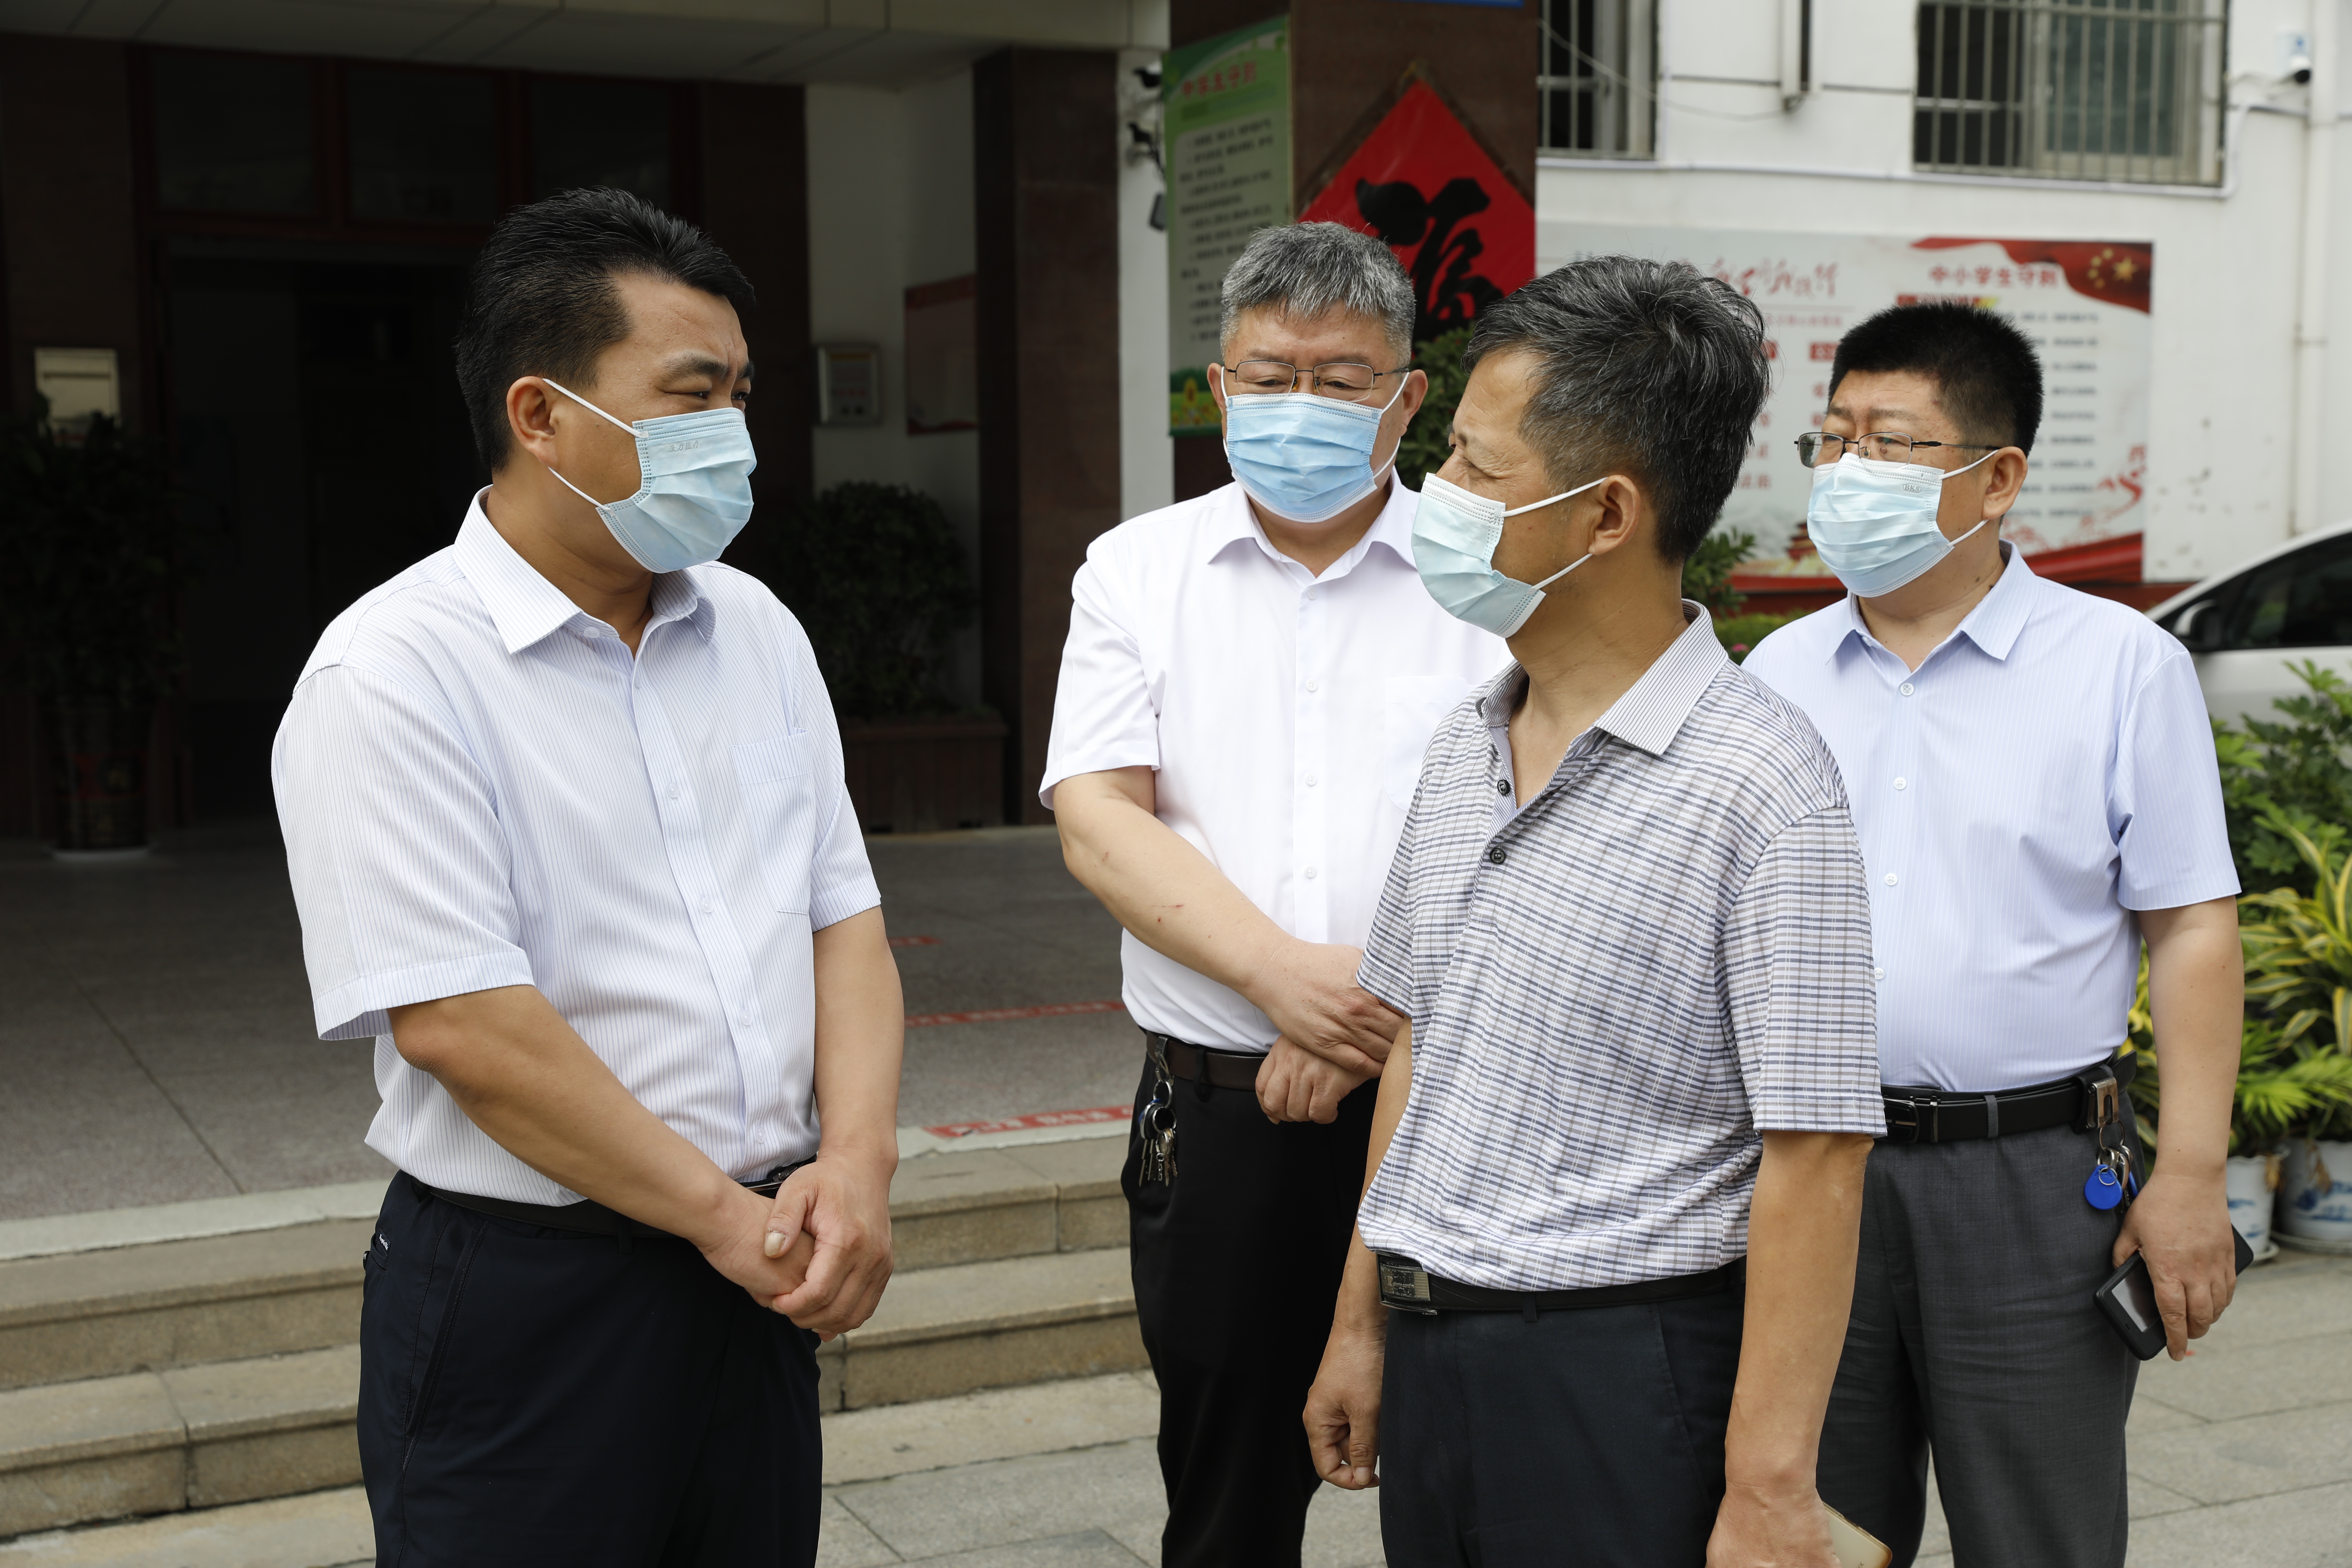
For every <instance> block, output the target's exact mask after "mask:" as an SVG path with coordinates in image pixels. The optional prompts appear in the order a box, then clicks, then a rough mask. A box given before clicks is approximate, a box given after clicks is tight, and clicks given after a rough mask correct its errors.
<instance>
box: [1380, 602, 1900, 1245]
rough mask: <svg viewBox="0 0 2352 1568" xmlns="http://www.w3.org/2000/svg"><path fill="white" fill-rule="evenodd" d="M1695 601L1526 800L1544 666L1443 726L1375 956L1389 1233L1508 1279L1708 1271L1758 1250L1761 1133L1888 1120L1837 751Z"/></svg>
mask: <svg viewBox="0 0 2352 1568" xmlns="http://www.w3.org/2000/svg"><path fill="white" fill-rule="evenodd" d="M1685 614H1687V615H1690V616H1693V617H1694V618H1693V619H1692V620H1691V623H1690V626H1689V627H1688V629H1687V630H1686V631H1685V632H1684V634H1683V635H1682V636H1681V637H1679V638H1677V639H1675V642H1674V643H1673V644H1672V645H1670V646H1669V647H1668V648H1667V649H1666V651H1665V652H1664V654H1662V655H1661V656H1660V657H1659V658H1658V660H1657V662H1656V663H1654V664H1653V665H1652V666H1651V667H1650V668H1649V669H1648V670H1647V671H1646V672H1645V673H1644V674H1643V676H1642V678H1641V679H1640V680H1638V681H1636V682H1635V683H1634V685H1633V689H1631V690H1629V691H1627V692H1626V693H1625V695H1624V696H1623V697H1622V698H1621V699H1619V700H1618V701H1617V703H1616V704H1615V705H1614V706H1613V707H1612V708H1611V709H1610V710H1609V711H1608V712H1606V713H1604V714H1603V715H1601V719H1600V721H1598V722H1596V723H1595V724H1594V725H1593V726H1592V728H1591V729H1590V730H1588V731H1585V732H1584V733H1583V734H1582V735H1580V736H1579V737H1578V738H1577V740H1576V741H1575V742H1574V743H1573V744H1571V745H1570V747H1569V749H1568V754H1567V755H1566V756H1565V757H1564V758H1562V759H1561V762H1560V765H1559V772H1558V773H1555V774H1554V775H1553V777H1552V779H1551V782H1550V783H1549V784H1547V785H1545V786H1544V788H1543V789H1542V791H1541V792H1540V793H1538V795H1536V796H1535V797H1534V798H1533V799H1532V800H1529V801H1528V802H1526V803H1525V805H1523V806H1521V807H1520V808H1519V809H1517V811H1516V812H1514V811H1511V810H1509V809H1507V808H1506V809H1504V810H1499V811H1498V810H1497V801H1498V799H1499V798H1500V797H1502V796H1503V795H1506V794H1507V785H1508V784H1509V781H1510V773H1509V765H1508V756H1507V751H1506V750H1505V746H1506V745H1507V741H1504V739H1503V736H1504V731H1503V727H1504V726H1506V725H1507V723H1508V721H1509V717H1510V713H1511V711H1512V710H1513V708H1514V707H1515V706H1516V705H1517V701H1518V698H1519V694H1520V692H1521V690H1522V689H1523V688H1524V686H1525V683H1526V679H1527V677H1526V673H1525V671H1523V670H1522V669H1520V668H1518V667H1517V665H1514V666H1513V667H1512V668H1509V669H1507V670H1506V671H1505V672H1504V673H1503V674H1502V675H1501V676H1500V677H1499V678H1498V679H1496V681H1495V682H1494V683H1493V684H1492V685H1490V686H1488V687H1487V688H1486V689H1485V690H1484V691H1483V692H1481V693H1479V694H1478V695H1476V696H1475V697H1474V698H1472V699H1471V700H1467V701H1465V702H1464V703H1463V704H1462V705H1461V706H1460V707H1458V708H1456V709H1455V710H1454V711H1453V712H1452V713H1451V714H1450V715H1448V717H1447V719H1446V721H1445V722H1444V724H1442V725H1441V726H1440V727H1439V729H1438V731H1437V734H1436V736H1435V737H1434V738H1433V740H1432V741H1431V742H1430V746H1429V752H1428V755H1427V757H1426V758H1425V759H1424V760H1423V764H1422V773H1421V785H1420V789H1419V792H1418V793H1417V794H1416V795H1415V797H1414V800H1413V805H1412V811H1411V812H1410V813H1409V814H1408V815H1407V816H1406V818H1405V826H1404V833H1403V837H1402V840H1401V841H1400V842H1399V844H1398V846H1397V852H1396V858H1395V860H1394V861H1393V862H1391V866H1390V868H1389V878H1388V885H1387V888H1386V889H1385V891H1384V892H1383V893H1382V895H1381V904H1380V909H1379V912H1378V913H1377V914H1376V915H1375V916H1374V918H1373V921H1372V931H1371V935H1370V938H1369V939H1368V940H1367V941H1366V942H1365V944H1364V964H1363V969H1362V973H1361V977H1360V978H1361V982H1362V984H1363V986H1364V988H1365V989H1366V990H1368V991H1370V993H1371V994H1373V995H1375V996H1378V997H1380V998H1381V1000H1383V1001H1385V1002H1387V1003H1388V1004H1389V1005H1391V1006H1393V1007H1395V1008H1396V1009H1397V1010H1398V1011H1400V1012H1402V1013H1404V1014H1405V1015H1407V1016H1410V1017H1411V1018H1412V1097H1411V1099H1410V1100H1409V1101H1408V1103H1407V1105H1406V1107H1405V1112H1404V1117H1403V1120H1402V1122H1401V1123H1400V1124H1399V1126H1398V1128H1397V1131H1396V1136H1395V1139H1394V1141H1393V1142H1391V1144H1390V1146H1389V1150H1388V1153H1387V1156H1386V1158H1385V1159H1384V1160H1383V1161H1382V1163H1381V1168H1380V1171H1379V1173H1378V1174H1377V1175H1376V1176H1375V1177H1374V1179H1373V1181H1372V1184H1371V1187H1370V1190H1369V1191H1368V1192H1367V1193H1366V1194H1365V1197H1364V1205H1363V1210H1362V1214H1361V1215H1360V1226H1361V1229H1362V1233H1363V1237H1364V1239H1365V1241H1366V1242H1367V1243H1369V1244H1370V1246H1372V1247H1375V1248H1377V1249H1380V1250H1382V1251H1390V1252H1398V1253H1402V1254H1405V1255H1407V1256H1410V1257H1412V1258H1416V1259H1418V1260H1419V1261H1420V1263H1421V1264H1422V1266H1423V1268H1428V1269H1430V1270H1432V1271H1433V1272H1435V1273H1438V1274H1441V1275H1444V1276H1446V1277H1447V1278H1450V1279H1459V1280H1463V1281H1465V1282H1467V1283H1471V1284H1476V1285H1485V1286H1491V1287H1495V1288H1498V1289H1522V1290H1530V1289H1578V1288H1582V1287H1587V1286H1599V1285H1618V1284H1626V1283H1631V1282H1633V1281H1637V1280H1645V1279H1664V1278H1667V1277H1670V1276H1674V1275H1679V1274H1695V1273H1699V1272H1703V1271H1705V1270H1706V1269H1710V1268H1716V1267H1717V1266H1718V1265H1721V1264H1724V1263H1727V1262H1729V1261H1731V1260H1732V1259H1733V1258H1738V1257H1740V1256H1741V1255H1743V1254H1744V1253H1745V1252H1746V1251H1747V1249H1748V1199H1749V1196H1750V1194H1751V1193H1752V1191H1753V1189H1754V1186H1755V1182H1756V1168H1757V1163H1758V1161H1759V1158H1760V1156H1761V1150H1762V1144H1761V1140H1760V1137H1759V1134H1760V1133H1761V1132H1763V1131H1772V1130H1784V1129H1785V1130H1808V1131H1841V1132H1863V1133H1869V1134H1871V1135H1874V1136H1875V1135H1877V1134H1878V1133H1880V1132H1882V1131H1885V1118H1884V1114H1883V1112H1882V1110H1881V1101H1880V1100H1879V1093H1878V1055H1877V1041H1876V1032H1875V1025H1874V983H1873V981H1872V977H1871V930H1870V901H1869V895H1868V890H1867V889H1866V887H1865V885H1864V876H1863V862H1862V855H1861V851H1860V849H1859V848H1858V847H1857V846H1856V844H1855V840H1854V832H1853V823H1852V821H1851V820H1850V819H1849V817H1848V815H1847V810H1846V796H1845V789H1844V786H1843V784H1842V783H1841V782H1840V780H1839V777H1838V771H1837V764H1836V763H1834V762H1833V761H1832V758H1831V756H1830V752H1829V750H1828V748H1827V747H1826V746H1824V745H1823V744H1822V739H1821V737H1820V736H1819V735H1817V734H1816V733H1815V732H1814V731H1813V727H1812V725H1811V723H1810V722H1808V721H1806V719H1805V717H1804V715H1803V714H1801V713H1800V712H1799V711H1798V710H1796V709H1795V708H1793V707H1791V706H1790V704H1789V703H1787V702H1785V701H1783V700H1781V699H1780V697H1778V696H1776V695H1775V694H1774V693H1773V692H1772V691H1771V690H1769V689H1768V688H1766V687H1764V686H1762V685H1760V684H1759V683H1758V682H1757V681H1755V680H1753V679H1749V678H1748V676H1746V675H1744V674H1742V673H1741V672H1740V670H1739V669H1738V668H1737V667H1735V666H1734V665H1732V663H1731V662H1730V661H1729V659H1727V658H1726V657H1725V656H1724V653H1723V649H1722V647H1721V646H1720V645H1719V644H1718V643H1717V640H1716V637H1715V631H1714V628H1713V626H1710V625H1709V624H1708V621H1707V617H1706V613H1705V611H1704V610H1702V609H1700V607H1699V606H1698V605H1685ZM1490 731H1491V732H1490ZM1497 742H1503V743H1501V744H1498V743H1497Z"/></svg>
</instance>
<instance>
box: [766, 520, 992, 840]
mask: <svg viewBox="0 0 2352 1568" xmlns="http://www.w3.org/2000/svg"><path fill="white" fill-rule="evenodd" d="M773 559H774V562H775V564H774V567H773V572H774V576H773V578H772V584H773V586H774V587H775V590H776V595H777V597H779V598H781V599H782V600H783V601H784V603H785V604H786V605H789V606H790V607H791V609H792V611H793V615H794V616H798V617H799V619H800V623H801V625H802V626H803V628H804V629H805V630H806V631H807V632H808V637H809V642H810V645H811V646H812V647H814V648H815V650H816V660H817V667H818V668H820V669H822V670H824V679H825V687H826V689H827V690H828V691H829V692H830V693H831V695H832V698H833V706H834V710H835V712H836V713H838V714H839V715H840V716H841V739H842V751H843V761H844V767H845V773H846V775H847V780H848V785H849V798H850V802H851V804H852V805H855V806H856V809H857V818H858V821H859V823H860V824H861V825H862V826H864V827H865V828H866V831H868V832H877V833H916V832H929V831H932V830H935V829H939V828H949V827H980V826H991V825H993V824H995V823H999V822H1002V821H1003V820H1004V776H1003V759H1004V733H1005V726H1004V721H1003V720H1002V719H1000V718H998V717H997V716H996V715H995V714H994V713H992V712H990V711H988V710H972V709H963V708H960V707H959V706H958V705H957V703H956V702H955V700H953V699H952V698H950V696H949V695H948V694H947V692H946V690H945V689H944V686H943V677H944V675H945V669H946V663H947V645H948V640H949V638H950V637H952V636H954V634H955V633H956V632H957V631H959V630H961V628H962V627H964V626H967V625H969V624H970V623H971V618H972V616H973V615H974V614H975V613H976V612H977V610H978V609H979V605H980V595H979V593H978V592H977V590H975V589H974V587H973V586H972V580H971V566H970V565H969V564H968V563H966V561H965V560H964V553H963V546H962V545H961V542H958V540H957V539H956V536H955V530H954V529H953V527H951V526H950V524H949V522H948V520H947V514H946V513H945V512H943V511H941V510H940V504H939V502H937V501H936V500H932V499H931V498H930V497H929V496H927V495H925V494H923V493H922V492H921V491H919V490H915V489H908V488H906V487H905V486H902V485H879V484H869V483H865V482H850V483H845V484H839V485H835V486H834V487H833V488H832V489H828V490H825V491H824V492H823V493H821V494H819V495H818V496H817V497H816V498H815V499H814V500H811V501H808V502H806V503H804V504H803V505H802V506H800V507H798V508H797V509H795V510H793V513H792V514H791V516H790V517H789V518H788V519H787V521H786V522H785V524H784V526H783V529H782V532H781V535H780V537H779V538H778V539H777V540H776V542H775V546H774V555H773Z"/></svg>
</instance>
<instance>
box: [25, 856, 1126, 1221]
mask: <svg viewBox="0 0 2352 1568" xmlns="http://www.w3.org/2000/svg"><path fill="white" fill-rule="evenodd" d="M869 847H870V851H871V854H872V858H873V861H874V868H875V872H876V875H877V878H878V879H880V881H881V884H882V890H883V900H884V906H883V907H884V910H885V913H886V915H887V919H888V921H889V924H890V929H891V931H892V932H893V933H894V934H896V935H901V936H916V937H930V938H933V939H935V942H933V943H930V944H926V945H920V946H910V947H904V948H901V949H899V950H898V964H899V973H900V974H901V976H902V977H903V978H904V980H905V983H906V988H907V1007H908V1012H909V1013H913V1014H929V1013H949V1012H971V1011H975V1010H981V1009H1000V1008H1023V1007H1031V1006H1036V1005H1052V1004H1058V1003H1071V1002H1099V1001H1115V1000H1116V999H1117V998H1118V926H1117V925H1116V924H1115V923H1114V922H1113V921H1111V919H1110V917H1109V916H1108V915H1107V914H1105V913H1104V912H1103V910H1102V908H1101V906H1100V905H1098V904H1097V903H1096V902H1095V900H1093V899H1092V898H1091V897H1090V896H1088V895H1087V892H1086V891H1085V889H1082V888H1080V887H1079V886H1078V885H1077V884H1076V882H1075V881H1073V880H1072V879H1070V877H1069V875H1068V874H1067V873H1066V871H1064V870H1063V869H1062V863H1061V853H1060V849H1059V847H1058V845H1057V844H1056V842H1055V838H1054V834H1053V830H1052V829H1051V828H1050V827H1048V828H1007V829H994V830H982V831H978V832H972V833H961V834H942V835H933V836H927V837H908V838H890V837H881V838H876V839H873V840H871V841H870V843H869ZM372 1059H373V1046H372V1045H371V1044H370V1043H369V1042H367V1041H364V1040H361V1041H338V1042H332V1043H330V1042H325V1041H321V1040H320V1039H318V1038H317V1037H316V1035H315V1032H314V1031H313V1029H312V1027H311V1022H310V990H309V987H308V985H307V984H305V982H304V979H303V973H302V946H301V931H300V928H299V925H298V923H297V921H296V919H295V914H294V903H293V898H292V895H291V894H290V892H289V890H288V888H287V883H286V870H285V860H284V855H283V851H282V850H281V848H280V847H279V845H278V836H277V832H276V830H275V827H274V826H273V825H271V824H270V823H268V822H266V821H256V822H246V823H231V824H226V825H221V826H209V827H205V828H201V829H197V830H194V831H192V832H188V833H184V834H179V835H174V836H173V837H171V838H169V839H167V840H166V841H165V842H164V843H163V845H162V846H161V847H159V850H158V852H157V853H156V854H155V855H154V856H153V857H152V858H148V859H146V860H142V861H134V862H130V863H123V864H113V865H94V866H66V865H61V864H59V863H58V862H57V861H55V860H53V859H51V858H49V857H48V856H47V853H46V852H44V851H43V850H41V849H40V847H38V846H37V845H32V844H26V843H23V842H9V843H0V1082H5V1084H6V1085H7V1086H8V1088H7V1092H6V1093H5V1095H0V1219H21V1218H28V1217H31V1216H33V1215H52V1214H79V1213H86V1212H89V1211H90V1210H94V1209H111V1208H127V1207H133V1206H137V1205H147V1204H159V1203H171V1202H175V1201H178V1200H181V1199H186V1198H206V1197H226V1196H229V1195H231V1194H236V1193H247V1192H271V1191H278V1190H282V1189H285V1188H289V1187H309V1186H318V1185H324V1184H331V1183H337V1182H352V1181H361V1180H365V1179H367V1178H369V1177H381V1176H384V1175H387V1174H389V1173H390V1169H391V1168H390V1167H389V1166H388V1165H387V1164H385V1163H384V1162H383V1161H382V1160H381V1159H379V1158H378V1157H377V1156H376V1155H375V1154H374V1153H373V1152H370V1151H369V1150H368V1148H367V1147H366V1146H365V1144H364V1143H362V1138H363V1137H364V1136H365V1134H366V1131H367V1126H368V1121H369V1120H370V1119H371V1118H372V1117H373V1115H374V1114H375V1108H376V1092H375V1082H374V1077H373V1068H372V1066H371V1063H372ZM1139 1061H1140V1052H1139V1047H1138V1046H1137V1044H1136V1037H1135V1032H1134V1029H1133V1027H1132V1026H1130V1025H1129V1023H1128V1022H1127V1018H1126V1016H1125V1015H1124V1014H1122V1013H1117V1012H1111V1013H1099V1014H1093V1015H1079V1016H1058V1017H1036V1018H1018V1019H1010V1020H1000V1021H994V1022H988V1023H972V1024H944V1025H938V1026H931V1027H928V1028H919V1029H914V1030H910V1031H909V1032H908V1052H907V1072H906V1079H905V1083H904V1086H903V1088H902V1089H901V1092H900V1100H899V1120H900V1121H901V1122H904V1123H906V1124H908V1125H911V1126H918V1127H923V1126H936V1125H940V1124H942V1123H948V1122H958V1121H980V1120H983V1119H992V1118H998V1117H1005V1116H1013V1115H1019V1114H1023V1113H1026V1112H1031V1111H1044V1110H1070V1109H1076V1108H1082V1107H1093V1106H1103V1105H1114V1104H1118V1103H1121V1102H1123V1101H1125V1100H1127V1099H1128V1098H1129V1096H1130V1095H1132V1094H1133V1092H1134V1087H1135V1075H1136V1071H1137V1067H1138V1064H1139Z"/></svg>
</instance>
